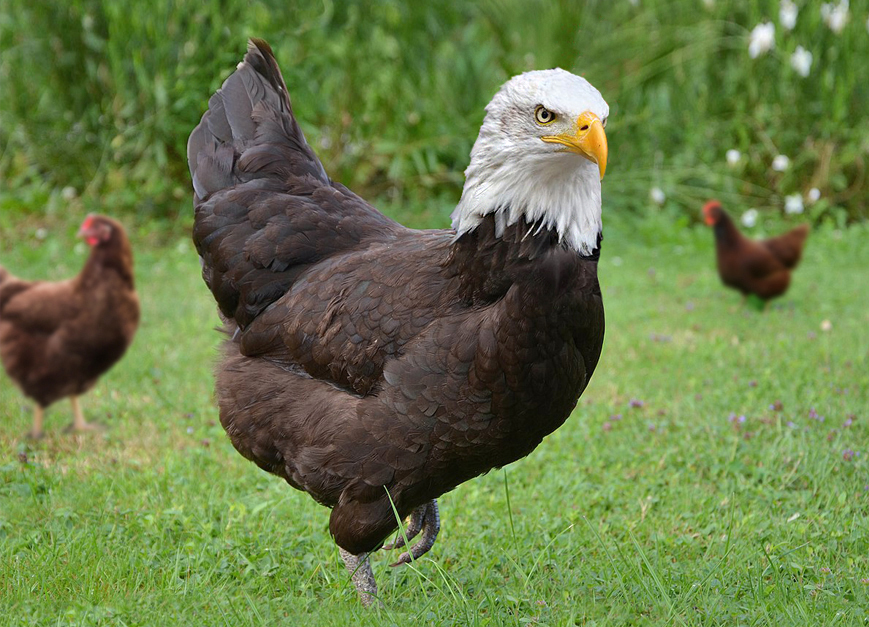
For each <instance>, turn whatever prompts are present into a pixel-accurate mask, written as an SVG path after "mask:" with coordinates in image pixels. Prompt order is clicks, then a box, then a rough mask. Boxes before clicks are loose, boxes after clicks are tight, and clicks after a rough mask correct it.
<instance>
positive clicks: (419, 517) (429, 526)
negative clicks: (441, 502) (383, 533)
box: [384, 501, 441, 568]
mask: <svg viewBox="0 0 869 627" xmlns="http://www.w3.org/2000/svg"><path fill="white" fill-rule="evenodd" d="M414 523H416V524H414ZM440 530H441V516H440V512H439V511H438V503H437V501H430V502H429V503H426V504H425V505H421V506H419V507H417V508H416V509H415V510H414V511H413V514H411V517H410V525H408V528H407V531H406V535H407V540H408V541H410V540H411V539H412V538H414V537H416V536H417V535H418V534H419V533H420V531H422V535H421V536H420V538H419V541H418V542H417V543H416V544H414V545H413V546H412V547H410V550H409V551H405V552H404V553H402V554H401V555H399V557H398V561H396V562H395V563H393V564H390V566H392V567H393V568H395V567H396V566H401V565H402V564H409V563H411V562H412V561H413V560H416V559H419V558H420V557H422V556H423V555H425V554H426V553H428V552H429V551H430V550H431V548H432V547H433V546H434V544H435V540H437V537H438V532H439V531H440ZM402 546H405V541H404V537H403V536H401V535H399V536H398V538H396V540H395V542H393V543H392V544H391V545H389V547H390V548H399V547H402ZM384 548H386V547H384Z"/></svg>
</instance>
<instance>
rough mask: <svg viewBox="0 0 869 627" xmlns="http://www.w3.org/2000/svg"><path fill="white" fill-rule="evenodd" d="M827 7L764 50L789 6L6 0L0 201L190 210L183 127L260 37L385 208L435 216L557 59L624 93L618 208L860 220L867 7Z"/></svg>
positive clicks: (18, 206)
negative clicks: (491, 135) (734, 156)
mask: <svg viewBox="0 0 869 627" xmlns="http://www.w3.org/2000/svg"><path fill="white" fill-rule="evenodd" d="M635 4H636V6H634V5H635ZM819 5H820V3H814V2H812V3H807V2H803V3H802V6H801V11H800V14H799V18H798V20H797V24H796V28H795V29H794V30H793V31H790V32H789V31H786V30H785V29H783V28H782V27H781V26H780V25H778V26H777V29H776V47H775V49H774V50H773V51H771V52H770V53H769V54H766V55H764V56H762V57H760V58H758V59H755V60H752V59H750V58H749V56H748V37H749V32H750V30H751V28H753V27H754V25H756V24H757V23H759V22H760V21H763V20H767V19H768V20H771V21H773V22H775V23H776V24H778V10H779V3H778V2H777V1H756V2H739V3H734V2H722V1H718V2H706V3H705V2H702V1H701V0H642V2H638V3H633V2H628V1H627V0H618V1H611V0H591V1H588V2H574V1H572V0H560V1H546V2H544V1H542V0H521V1H519V0H483V1H482V2H479V3H465V2H444V1H433V2H427V3H405V2H398V1H396V0H374V1H371V2H331V1H328V0H324V1H322V2H269V1H266V0H257V1H252V2H249V1H247V0H227V1H218V0H195V1H194V0H175V1H170V2H165V3H155V4H149V5H148V6H147V9H146V8H145V5H143V4H142V3H141V2H137V1H134V0H69V1H68V2H63V3H55V2H21V1H17V0H14V1H13V0H0V6H2V11H0V14H2V16H3V17H2V19H0V51H2V61H0V92H2V93H3V99H2V100H3V102H2V106H0V177H2V180H3V181H4V186H3V191H2V193H0V208H2V209H3V210H4V211H2V212H0V214H5V215H6V220H8V219H9V216H10V215H11V214H12V213H13V212H14V213H16V214H19V215H20V214H21V213H27V212H35V213H39V214H40V215H44V212H45V211H46V210H47V211H48V213H49V214H67V213H68V212H73V213H83V212H84V211H87V210H92V209H101V210H104V211H111V212H114V213H118V212H121V211H126V212H130V213H136V214H138V216H139V217H141V218H146V219H150V218H159V219H162V218H170V219H174V218H177V217H179V216H183V219H182V220H181V222H180V223H181V224H188V223H189V219H190V218H189V216H188V214H189V213H190V212H189V200H188V198H189V196H188V190H189V180H188V174H187V168H186V163H185V144H186V140H187V136H188V135H189V133H190V130H191V129H192V128H193V126H194V125H195V124H196V123H197V121H198V119H199V117H200V116H201V114H202V112H203V111H204V109H205V107H206V102H207V98H208V96H209V95H210V94H211V93H212V92H213V91H214V90H215V89H216V88H217V87H219V86H220V84H221V82H222V81H223V79H224V78H225V77H226V76H227V75H228V74H229V73H230V71H231V70H232V68H233V67H234V66H235V64H236V63H237V62H238V61H239V60H240V58H241V56H242V54H243V53H244V50H245V42H246V39H247V38H248V37H251V36H258V37H263V38H265V39H267V40H268V41H270V42H271V44H272V45H273V47H274V48H275V51H276V54H277V57H278V60H279V62H280V63H281V66H282V68H283V71H284V74H285V77H286V80H287V84H288V86H289V88H290V92H291V94H292V97H293V101H294V106H295V108H296V112H297V114H298V116H299V118H300V119H301V121H302V125H303V127H304V128H305V130H306V132H307V134H308V137H309V141H311V142H312V143H313V144H314V145H315V147H316V149H317V151H318V152H319V154H320V155H321V157H322V159H323V160H324V162H325V164H326V167H327V170H328V171H329V172H330V173H331V174H332V176H333V178H335V179H337V180H340V181H342V182H344V183H345V184H347V185H349V186H351V187H352V188H353V189H355V190H356V191H357V192H359V193H361V194H362V195H365V196H368V197H369V198H374V199H378V200H379V203H380V204H381V206H386V207H387V208H388V207H389V206H390V205H392V206H399V205H401V206H407V205H410V206H414V207H417V208H419V209H418V210H419V211H422V209H421V207H422V205H423V203H420V202H414V201H420V200H423V199H425V200H426V201H430V200H431V199H433V198H435V199H441V200H442V202H440V203H431V202H427V203H426V206H427V207H429V211H433V212H434V213H435V215H431V216H416V217H417V218H422V219H426V217H430V218H432V221H434V222H436V223H437V224H439V225H443V224H444V223H445V219H446V218H445V216H446V214H447V213H448V212H449V210H450V208H451V206H452V205H454V204H455V201H456V200H457V198H458V196H459V193H460V189H461V184H462V181H463V177H462V171H463V169H464V167H465V166H466V164H467V160H468V154H469V151H470V147H471V145H472V143H473V140H474V139H475V137H476V133H477V130H478V127H479V124H480V121H481V119H482V115H483V107H484V106H485V104H486V103H487V102H488V101H489V99H490V98H491V96H492V94H493V93H494V91H495V90H496V89H497V87H498V86H499V85H500V84H501V83H502V82H503V81H504V80H505V79H506V78H508V77H509V76H511V75H513V74H515V73H518V72H521V71H524V70H528V69H532V68H544V67H551V66H556V65H558V66H562V67H565V68H569V69H571V70H573V71H575V72H577V73H580V74H583V75H585V76H586V77H587V78H588V79H589V80H591V81H592V82H593V83H594V84H595V85H596V86H598V87H599V88H600V89H601V91H602V92H603V94H604V96H605V97H606V98H607V100H608V101H609V102H610V104H611V106H612V110H613V114H614V115H612V118H611V121H612V123H611V124H610V126H609V127H608V132H609V137H610V149H611V166H612V167H611V169H610V171H609V172H608V181H609V185H608V186H607V188H606V193H607V202H608V204H609V206H610V207H615V208H624V207H628V208H632V209H635V210H643V209H646V208H648V207H649V206H650V201H649V199H648V193H649V189H650V188H651V187H653V186H655V187H660V188H662V189H663V190H664V192H665V193H666V195H667V197H668V201H667V202H668V204H669V205H670V207H669V210H671V211H673V212H675V213H684V215H686V216H690V217H691V218H692V219H693V218H694V217H695V216H696V213H697V208H698V203H699V202H700V201H702V200H704V199H705V198H707V197H708V196H711V195H715V196H719V197H722V198H723V199H724V200H725V201H728V202H730V203H731V204H732V205H734V206H735V207H738V208H743V209H744V208H747V207H757V208H759V209H761V210H766V211H767V212H768V213H767V215H770V214H771V213H772V212H774V211H780V210H781V208H782V206H783V197H784V195H786V194H793V193H798V192H802V193H805V192H806V191H807V190H808V189H810V188H812V187H817V188H819V189H820V191H821V193H822V200H821V201H820V202H818V203H815V204H814V205H813V206H811V207H810V209H809V211H810V215H811V217H812V218H813V219H815V221H818V220H821V219H823V218H825V217H826V218H830V219H832V220H834V221H836V222H837V223H842V222H844V221H846V220H854V219H860V218H864V217H866V216H867V206H869V191H867V187H866V186H865V185H864V174H865V162H866V159H867V155H869V118H867V116H866V115H865V107H866V103H867V102H869V81H867V80H866V73H865V68H864V67H862V66H864V65H865V64H864V63H863V62H862V61H861V59H866V58H869V32H867V23H866V19H867V15H869V3H867V2H866V0H861V1H854V2H852V3H851V11H850V14H851V16H850V20H849V22H848V24H847V25H846V27H845V28H844V30H843V31H842V32H841V34H835V33H833V31H831V30H830V29H829V28H827V26H826V25H825V24H824V23H823V21H822V19H821V14H820V11H819ZM797 45H802V46H804V47H805V48H807V49H809V50H811V51H812V53H813V54H814V63H813V66H812V70H811V74H810V75H809V77H808V78H802V77H800V76H799V75H798V74H797V73H796V72H795V71H794V70H793V69H792V68H791V66H790V63H789V59H790V55H791V53H792V52H793V51H794V50H795V48H796V46H797ZM730 148H734V149H738V150H740V151H741V153H742V154H743V159H742V160H741V161H740V163H739V164H738V165H737V166H736V167H728V166H727V164H726V162H725V158H724V155H725V152H726V151H727V150H728V149H730ZM780 153H781V154H785V155H788V156H789V157H790V158H791V167H790V168H789V169H788V170H787V171H785V172H783V173H778V172H774V171H773V170H772V169H771V162H772V159H773V157H774V156H775V155H777V154H780ZM63 188H67V191H66V194H65V195H61V194H60V190H62V189H63ZM75 197H78V198H79V200H77V201H75V202H71V201H72V200H73V199H74V198H75ZM432 206H436V207H437V208H435V209H431V207H432ZM109 207H110V208H111V209H108V208H109ZM3 220H4V218H2V217H0V228H2V227H3Z"/></svg>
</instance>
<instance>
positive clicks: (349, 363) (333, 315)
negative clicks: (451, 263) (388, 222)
mask: <svg viewBox="0 0 869 627" xmlns="http://www.w3.org/2000/svg"><path fill="white" fill-rule="evenodd" d="M451 241H452V236H451V235H450V234H449V233H447V232H437V231H433V232H415V231H408V235H406V236H404V237H397V238H396V239H395V240H394V241H390V242H388V243H375V244H372V245H370V246H368V247H367V248H365V249H364V250H353V251H349V252H347V253H344V254H340V255H335V256H332V257H330V258H328V259H325V260H323V261H321V262H320V263H318V264H316V265H313V266H311V267H309V269H308V270H307V271H306V272H305V273H304V274H302V275H301V276H300V277H299V279H298V280H297V281H296V283H295V284H294V285H293V286H292V288H291V289H290V290H289V291H288V292H287V294H285V295H284V296H282V297H281V298H280V299H278V300H277V301H276V302H275V303H274V304H273V305H272V306H271V307H269V308H268V309H267V310H266V311H264V312H263V313H261V314H260V315H259V316H258V317H257V318H256V320H254V321H253V322H252V323H251V324H250V325H249V326H248V327H247V328H246V329H245V330H244V331H243V332H242V333H241V336H240V350H241V352H242V353H243V354H245V355H248V356H260V357H265V358H267V359H271V360H273V361H275V362H278V363H282V364H286V365H297V366H299V367H301V368H302V369H303V370H304V371H305V372H307V373H308V374H310V375H311V376H313V377H316V378H320V379H325V380H328V381H331V382H332V383H334V384H337V385H340V386H342V387H345V388H349V389H350V390H352V391H353V392H354V393H356V394H368V393H370V392H371V391H372V390H373V389H374V388H375V387H376V386H377V385H378V384H379V383H380V381H381V377H382V371H383V365H384V362H385V361H386V360H387V359H389V358H391V357H393V356H395V355H396V354H397V353H399V352H400V351H401V350H402V349H403V347H404V345H405V344H406V343H407V342H408V341H410V340H411V339H413V338H414V337H415V336H417V335H418V334H419V333H420V332H421V331H422V330H423V329H424V328H425V327H426V326H428V325H429V324H431V323H432V322H433V321H435V320H437V319H439V318H441V317H443V316H446V315H450V314H453V313H456V312H459V311H462V310H463V309H464V304H463V303H462V302H460V300H459V298H458V296H457V295H458V291H459V283H458V281H457V280H456V279H455V277H454V276H451V275H450V274H449V273H447V272H445V271H444V263H445V261H446V258H447V255H448V253H449V245H450V243H451Z"/></svg>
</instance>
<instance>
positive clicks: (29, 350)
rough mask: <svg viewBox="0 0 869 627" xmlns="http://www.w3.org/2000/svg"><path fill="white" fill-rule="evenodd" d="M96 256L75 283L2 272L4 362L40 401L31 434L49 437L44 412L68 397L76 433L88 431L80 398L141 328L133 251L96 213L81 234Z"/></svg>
mask: <svg viewBox="0 0 869 627" xmlns="http://www.w3.org/2000/svg"><path fill="white" fill-rule="evenodd" d="M78 234H79V236H80V237H82V238H84V240H85V241H86V242H87V244H88V246H90V247H91V252H90V255H89V257H88V260H87V262H86V263H85V266H84V269H83V270H82V271H81V273H80V274H79V275H78V276H77V277H75V278H74V279H69V280H67V281H61V282H58V283H51V282H47V281H34V282H29V281H22V280H21V279H17V278H15V277H13V276H12V275H10V274H9V273H8V272H7V271H6V270H5V269H3V268H0V360H2V362H3V366H4V367H5V368H6V372H7V373H9V376H10V377H11V378H12V380H13V381H15V383H17V384H18V386H19V387H20V388H21V390H22V391H23V392H24V394H25V395H26V396H28V397H30V398H32V399H33V400H34V401H35V402H36V407H35V409H34V413H33V428H32V429H31V431H30V436H31V437H34V438H38V437H40V436H42V421H43V416H44V412H45V408H46V407H48V406H49V405H51V404H52V403H54V402H55V401H58V400H60V399H62V398H67V397H69V398H70V400H71V402H72V408H73V423H72V424H71V425H70V427H69V430H71V431H86V430H89V429H92V428H93V425H91V424H89V423H87V422H85V419H84V416H83V415H82V411H81V407H80V406H79V402H78V397H79V396H80V395H81V394H84V393H85V392H87V391H88V390H89V389H90V388H91V387H93V385H94V384H95V383H96V382H97V379H98V378H99V377H100V375H102V374H103V373H105V372H106V371H107V370H108V369H109V368H111V367H112V366H113V365H114V364H115V362H117V361H118V360H119V359H120V358H121V357H122V356H123V354H124V352H125V351H126V350H127V347H128V346H129V345H130V342H131V341H132V339H133V335H134V334H135V332H136V328H137V327H138V325H139V299H138V296H137V295H136V291H135V288H134V285H133V252H132V249H131V248H130V242H129V241H128V239H127V235H126V233H124V229H123V227H121V225H120V224H119V223H118V222H116V221H115V220H112V219H111V218H107V217H104V216H98V215H89V216H88V217H87V218H86V219H85V221H84V222H83V223H82V225H81V229H80V230H79V232H78Z"/></svg>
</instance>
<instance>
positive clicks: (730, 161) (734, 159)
mask: <svg viewBox="0 0 869 627" xmlns="http://www.w3.org/2000/svg"><path fill="white" fill-rule="evenodd" d="M725 158H726V159H727V165H729V166H730V167H733V166H735V165H737V164H738V163H739V160H740V159H742V153H741V152H739V151H738V150H737V149H736V148H731V149H730V150H728V151H727V154H726V155H725Z"/></svg>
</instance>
